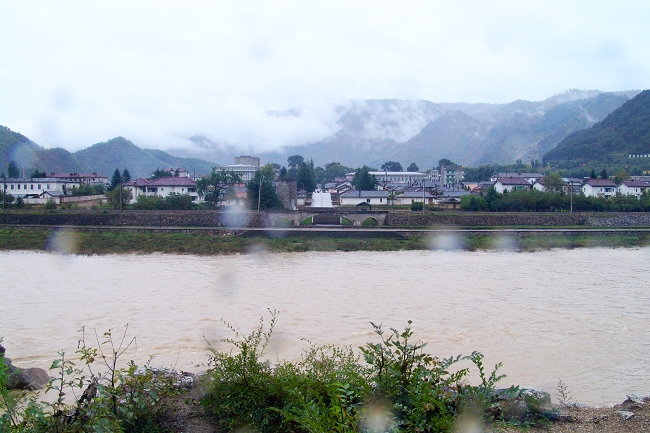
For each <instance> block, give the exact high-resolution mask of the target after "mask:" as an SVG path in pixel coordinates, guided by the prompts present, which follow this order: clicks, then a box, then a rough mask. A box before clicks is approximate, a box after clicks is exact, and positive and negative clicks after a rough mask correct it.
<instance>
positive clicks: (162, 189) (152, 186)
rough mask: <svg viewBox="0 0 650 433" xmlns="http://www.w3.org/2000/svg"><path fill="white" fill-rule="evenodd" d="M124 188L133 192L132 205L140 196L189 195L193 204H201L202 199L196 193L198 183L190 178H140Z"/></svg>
mask: <svg viewBox="0 0 650 433" xmlns="http://www.w3.org/2000/svg"><path fill="white" fill-rule="evenodd" d="M124 188H127V189H128V190H130V191H131V194H132V199H131V203H133V202H135V201H136V200H137V198H138V196H141V195H144V196H145V197H150V196H152V195H158V196H160V197H166V196H168V195H170V194H181V195H182V194H187V195H189V196H190V198H191V199H192V203H200V202H201V199H200V197H199V195H198V193H197V192H196V182H194V181H193V180H192V179H190V178H189V177H176V176H165V177H161V178H159V179H155V180H151V179H144V178H142V177H139V178H137V179H135V180H131V181H129V182H126V183H125V184H124Z"/></svg>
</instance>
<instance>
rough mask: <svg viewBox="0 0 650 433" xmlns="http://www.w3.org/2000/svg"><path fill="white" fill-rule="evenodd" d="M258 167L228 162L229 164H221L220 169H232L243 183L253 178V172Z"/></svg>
mask: <svg viewBox="0 0 650 433" xmlns="http://www.w3.org/2000/svg"><path fill="white" fill-rule="evenodd" d="M259 169H260V168H259V166H254V165H248V164H230V165H222V166H221V170H226V171H233V172H235V173H236V174H238V175H239V176H240V177H241V180H242V182H244V183H248V182H250V181H251V180H252V179H253V177H255V173H256V172H257V170H259Z"/></svg>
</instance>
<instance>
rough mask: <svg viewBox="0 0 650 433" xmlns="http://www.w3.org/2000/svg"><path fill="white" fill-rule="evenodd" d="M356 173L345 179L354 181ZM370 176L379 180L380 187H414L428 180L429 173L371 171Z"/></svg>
mask: <svg viewBox="0 0 650 433" xmlns="http://www.w3.org/2000/svg"><path fill="white" fill-rule="evenodd" d="M355 174H356V173H347V174H346V175H345V177H346V178H347V179H348V180H349V181H352V180H353V179H354V176H355ZM370 174H371V175H372V176H375V177H376V178H377V181H378V182H379V186H380V187H382V186H383V185H386V184H390V183H397V184H402V185H413V184H414V183H416V182H419V181H421V180H423V179H428V178H429V174H428V173H419V172H417V171H371V172H370Z"/></svg>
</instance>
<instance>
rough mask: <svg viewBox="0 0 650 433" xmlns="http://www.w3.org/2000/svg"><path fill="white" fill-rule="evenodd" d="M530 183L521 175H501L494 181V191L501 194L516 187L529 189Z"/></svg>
mask: <svg viewBox="0 0 650 433" xmlns="http://www.w3.org/2000/svg"><path fill="white" fill-rule="evenodd" d="M529 188H530V183H528V181H527V180H526V179H525V178H523V177H502V178H500V179H498V180H497V181H496V182H495V183H494V189H495V190H496V192H498V193H501V194H503V193H504V192H511V191H514V190H516V189H529Z"/></svg>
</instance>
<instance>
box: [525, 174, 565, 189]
mask: <svg viewBox="0 0 650 433" xmlns="http://www.w3.org/2000/svg"><path fill="white" fill-rule="evenodd" d="M531 189H536V190H537V191H542V192H567V191H568V190H569V185H567V184H566V183H565V182H564V181H562V184H561V185H560V186H559V187H558V190H557V191H551V190H550V189H549V186H548V185H547V184H546V181H545V180H544V178H543V177H542V178H541V179H537V180H535V181H534V182H533V185H532V187H531Z"/></svg>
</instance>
